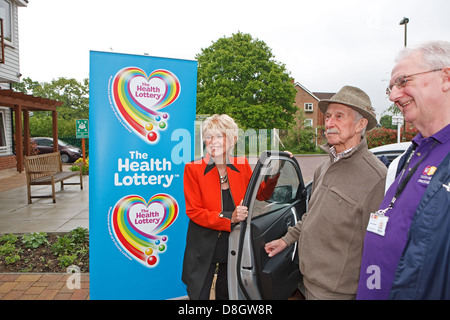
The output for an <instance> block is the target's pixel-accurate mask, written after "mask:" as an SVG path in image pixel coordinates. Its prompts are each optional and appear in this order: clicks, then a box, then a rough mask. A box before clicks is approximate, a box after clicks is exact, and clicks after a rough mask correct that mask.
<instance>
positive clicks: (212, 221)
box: [184, 154, 252, 232]
mask: <svg viewBox="0 0 450 320" xmlns="http://www.w3.org/2000/svg"><path fill="white" fill-rule="evenodd" d="M227 175H228V183H229V185H230V191H231V195H232V197H233V200H234V205H235V206H238V205H239V204H240V202H241V200H243V199H244V195H245V191H246V189H247V185H248V182H249V181H250V178H251V176H252V169H251V167H250V165H249V164H248V161H247V158H245V157H229V163H228V164H227ZM184 196H185V200H186V214H187V215H188V217H189V218H190V219H191V220H192V221H193V222H195V223H196V224H198V225H200V226H202V227H205V228H210V229H214V230H221V231H228V232H230V231H231V220H230V219H231V213H225V212H223V210H222V190H221V187H220V180H219V171H218V170H217V167H216V166H215V164H214V162H212V160H211V159H210V155H209V154H206V156H205V157H204V158H203V159H201V160H197V161H193V162H190V163H188V164H186V166H185V170H184Z"/></svg>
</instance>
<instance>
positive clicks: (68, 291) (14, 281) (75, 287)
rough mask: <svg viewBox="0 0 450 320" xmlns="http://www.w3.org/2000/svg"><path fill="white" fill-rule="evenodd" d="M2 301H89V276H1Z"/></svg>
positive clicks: (28, 274) (0, 298) (59, 274)
mask: <svg viewBox="0 0 450 320" xmlns="http://www.w3.org/2000/svg"><path fill="white" fill-rule="evenodd" d="M0 300H89V274H86V273H82V274H64V273H58V274H56V273H54V274H44V273H2V274H0Z"/></svg>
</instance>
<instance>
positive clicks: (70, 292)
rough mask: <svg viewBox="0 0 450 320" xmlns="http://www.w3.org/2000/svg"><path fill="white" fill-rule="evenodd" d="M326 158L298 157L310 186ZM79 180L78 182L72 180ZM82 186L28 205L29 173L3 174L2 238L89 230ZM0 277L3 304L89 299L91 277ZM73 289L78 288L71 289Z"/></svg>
mask: <svg viewBox="0 0 450 320" xmlns="http://www.w3.org/2000/svg"><path fill="white" fill-rule="evenodd" d="M324 157H325V156H323V155H317V156H300V157H296V158H297V160H298V162H299V164H300V167H301V169H302V172H303V177H304V181H305V183H308V182H309V181H310V180H311V179H312V177H313V172H314V170H315V168H316V167H317V165H318V164H320V162H321V161H322V160H323V159H324ZM71 179H77V178H71ZM83 185H84V189H83V190H80V186H77V185H74V186H65V187H64V190H61V191H60V186H59V184H58V185H57V186H56V203H53V202H52V199H51V198H35V199H32V200H33V203H32V204H28V203H27V189H26V176H25V173H23V172H22V173H18V172H17V171H16V169H5V170H0V234H8V233H15V234H21V233H29V232H40V231H43V232H68V231H70V230H73V229H75V228H77V227H83V228H88V229H89V177H88V176H84V178H83ZM32 193H33V194H35V195H37V194H51V187H50V186H32ZM78 275H79V276H80V277H79V278H78V279H73V278H72V279H71V281H70V283H72V285H70V283H69V285H68V284H67V279H68V277H70V276H71V275H70V274H33V273H14V274H8V273H0V300H19V299H22V300H36V299H37V300H40V299H42V300H66V299H72V300H86V299H89V274H81V275H80V274H78ZM69 287H75V288H73V289H70V288H69Z"/></svg>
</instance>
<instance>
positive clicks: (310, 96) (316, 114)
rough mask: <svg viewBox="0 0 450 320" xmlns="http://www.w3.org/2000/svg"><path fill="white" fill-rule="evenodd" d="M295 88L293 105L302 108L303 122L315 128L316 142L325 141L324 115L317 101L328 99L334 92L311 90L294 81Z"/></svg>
mask: <svg viewBox="0 0 450 320" xmlns="http://www.w3.org/2000/svg"><path fill="white" fill-rule="evenodd" d="M294 87H295V90H297V93H296V95H295V105H296V106H297V107H298V108H299V110H303V113H304V115H305V118H306V120H305V122H307V123H308V125H310V126H311V127H313V128H314V129H315V130H316V133H317V143H318V144H322V143H324V142H325V135H324V132H323V129H324V126H325V115H324V114H323V113H322V112H321V111H320V110H319V101H320V100H323V99H330V98H331V97H332V96H333V95H334V94H335V93H332V92H311V91H309V90H308V89H307V88H305V87H304V86H303V85H301V84H300V83H298V82H296V83H294Z"/></svg>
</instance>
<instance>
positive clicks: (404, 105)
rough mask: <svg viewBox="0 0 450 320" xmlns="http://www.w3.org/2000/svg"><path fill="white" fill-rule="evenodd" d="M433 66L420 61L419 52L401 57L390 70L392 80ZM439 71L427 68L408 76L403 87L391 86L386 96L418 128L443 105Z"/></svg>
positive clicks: (425, 124)
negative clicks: (389, 93) (389, 92)
mask: <svg viewBox="0 0 450 320" xmlns="http://www.w3.org/2000/svg"><path fill="white" fill-rule="evenodd" d="M429 70H432V68H431V67H430V66H427V65H426V64H425V63H424V62H423V58H422V56H421V55H420V54H419V53H416V54H412V55H410V56H407V57H406V58H404V59H403V60H400V61H399V62H398V63H397V64H396V65H395V67H394V69H393V70H392V74H391V76H392V77H391V82H390V83H391V84H392V83H394V80H395V79H396V78H398V77H399V76H401V75H409V74H415V73H419V72H425V71H429ZM442 96H443V93H442V72H429V73H424V74H420V75H416V76H411V77H410V78H408V82H407V84H406V85H405V86H404V87H403V88H397V87H396V86H393V88H392V92H391V95H390V96H389V99H390V100H391V101H393V102H394V103H395V104H396V105H397V107H398V108H399V109H400V111H401V112H402V113H403V115H404V117H405V120H406V121H407V122H410V123H412V124H414V125H415V126H416V127H417V128H418V129H419V130H421V129H422V128H423V127H426V126H427V124H428V123H430V122H431V121H432V119H433V118H434V117H436V116H439V115H438V114H437V113H439V112H440V109H439V108H438V107H437V106H440V105H442V101H441V100H440V99H442Z"/></svg>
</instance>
